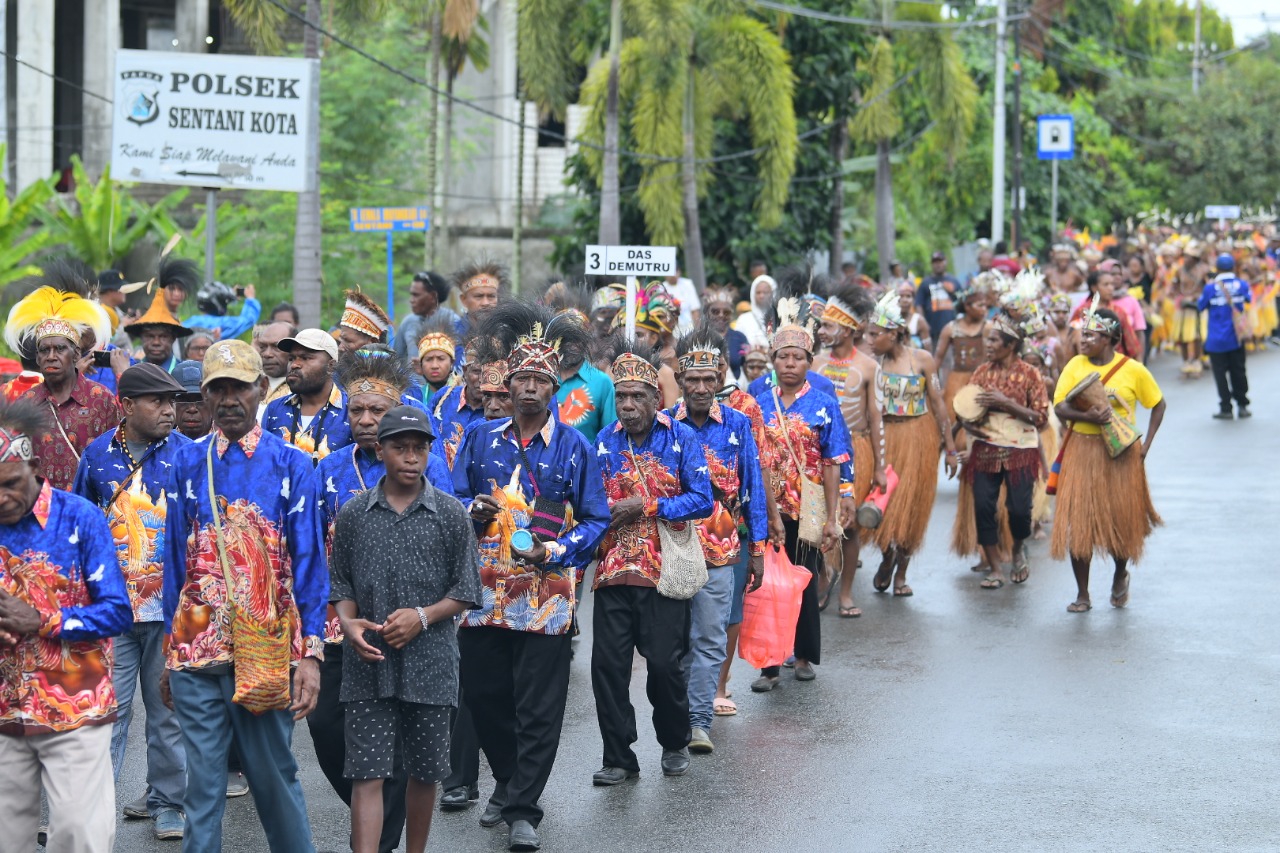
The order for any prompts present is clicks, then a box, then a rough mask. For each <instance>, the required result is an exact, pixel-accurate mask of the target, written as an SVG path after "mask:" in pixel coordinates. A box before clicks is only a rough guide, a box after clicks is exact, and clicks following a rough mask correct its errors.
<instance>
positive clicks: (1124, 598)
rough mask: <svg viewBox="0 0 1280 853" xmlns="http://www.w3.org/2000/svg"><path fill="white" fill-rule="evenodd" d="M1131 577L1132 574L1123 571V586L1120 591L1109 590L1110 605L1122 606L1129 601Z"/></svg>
mask: <svg viewBox="0 0 1280 853" xmlns="http://www.w3.org/2000/svg"><path fill="white" fill-rule="evenodd" d="M1132 578H1133V574H1132V573H1131V572H1127V571H1126V572H1125V573H1124V588H1123V589H1122V590H1120V592H1116V591H1115V590H1114V589H1113V590H1112V591H1111V606H1112V607H1124V606H1125V605H1126V604H1128V603H1129V581H1130V580H1131V579H1132Z"/></svg>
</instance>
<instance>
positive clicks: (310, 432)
mask: <svg viewBox="0 0 1280 853" xmlns="http://www.w3.org/2000/svg"><path fill="white" fill-rule="evenodd" d="M280 349H281V351H283V352H284V353H285V354H286V355H288V356H289V372H288V373H287V374H285V381H286V382H288V383H289V390H290V391H292V392H293V393H292V394H290V395H289V396H288V397H284V398H281V399H279V400H276V401H275V402H274V403H272V404H270V405H269V406H267V412H266V414H265V415H263V418H262V427H263V429H265V430H266V431H267V432H270V433H274V434H275V435H278V436H280V437H281V438H283V439H284V440H285V441H286V442H287V443H289V444H292V445H293V446H294V447H296V448H298V449H299V450H301V451H303V452H304V453H306V454H307V455H308V456H310V457H311V459H312V460H313V461H315V462H319V461H320V460H321V459H324V458H325V457H326V456H328V455H329V454H330V453H332V452H334V451H335V450H341V449H342V448H344V447H346V446H347V445H348V444H350V443H351V427H350V426H349V425H348V423H347V397H346V394H345V393H343V390H342V388H341V387H340V386H339V385H338V383H336V382H334V381H333V368H334V365H335V364H336V363H337V361H338V345H337V344H336V343H334V340H333V336H332V335H330V334H328V333H327V332H324V331H322V330H321V329H303V330H302V331H301V332H298V334H296V335H294V336H293V337H291V338H285V339H284V340H282V341H280ZM207 363H208V362H207V360H206V364H207Z"/></svg>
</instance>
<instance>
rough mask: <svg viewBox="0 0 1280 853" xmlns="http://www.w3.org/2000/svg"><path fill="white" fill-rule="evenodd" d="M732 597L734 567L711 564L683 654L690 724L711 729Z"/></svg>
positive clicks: (697, 601)
mask: <svg viewBox="0 0 1280 853" xmlns="http://www.w3.org/2000/svg"><path fill="white" fill-rule="evenodd" d="M732 598H733V567H731V566H708V567H707V585H706V586H704V587H703V588H702V589H700V590H698V593H697V595H695V596H694V597H693V601H692V605H693V607H692V621H691V623H690V628H689V651H688V653H687V654H686V655H685V656H684V664H685V671H686V672H688V673H689V726H690V728H694V727H696V728H700V729H705V730H707V731H711V718H712V710H713V707H712V706H713V703H714V702H715V698H716V684H717V683H718V682H719V680H720V665H721V664H723V663H724V656H725V645H726V643H727V642H728V638H727V636H726V633H725V632H726V629H727V628H728V627H729V611H730V609H731V607H732Z"/></svg>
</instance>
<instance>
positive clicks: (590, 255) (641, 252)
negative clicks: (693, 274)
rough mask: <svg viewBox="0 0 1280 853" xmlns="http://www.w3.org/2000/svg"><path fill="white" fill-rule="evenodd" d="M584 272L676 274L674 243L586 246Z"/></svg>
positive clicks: (643, 274) (649, 274)
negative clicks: (661, 244)
mask: <svg viewBox="0 0 1280 853" xmlns="http://www.w3.org/2000/svg"><path fill="white" fill-rule="evenodd" d="M585 272H586V274H587V275H632V276H651V277H653V278H663V277H666V276H669V275H675V274H676V247H675V246H587V257H586V268H585Z"/></svg>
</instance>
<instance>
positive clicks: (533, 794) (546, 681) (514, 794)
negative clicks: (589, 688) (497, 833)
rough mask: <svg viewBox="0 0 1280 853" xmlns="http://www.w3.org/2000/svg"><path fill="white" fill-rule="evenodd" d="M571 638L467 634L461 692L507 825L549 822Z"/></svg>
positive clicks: (463, 634)
mask: <svg viewBox="0 0 1280 853" xmlns="http://www.w3.org/2000/svg"><path fill="white" fill-rule="evenodd" d="M570 640H571V638H570V636H569V635H568V634H561V635H559V636H549V635H547V634H533V633H529V632H527V631H512V630H509V629H507V628H491V627H484V628H461V629H459V631H458V648H459V651H460V652H461V658H462V663H461V667H460V673H461V676H462V690H463V693H465V694H466V697H467V707H468V708H470V709H471V718H472V720H473V721H474V722H475V731H476V736H477V737H478V738H479V741H480V748H481V749H483V750H484V754H485V757H486V758H488V759H489V768H490V769H491V770H492V771H493V778H494V779H495V780H497V783H498V791H497V792H496V793H495V794H494V799H495V801H499V802H503V803H504V805H503V807H502V818H503V820H505V821H506V822H507V825H508V826H510V825H511V824H513V823H515V822H516V821H518V820H527V821H529V823H531V824H533V825H534V826H537V825H538V824H539V823H540V822H541V821H542V808H541V807H539V805H538V800H539V799H540V798H541V797H542V791H543V789H545V788H546V787H547V780H548V779H549V778H551V768H552V766H553V765H554V764H555V762H556V752H557V750H559V748H560V729H561V726H562V725H563V724H564V706H565V702H566V701H567V700H568V696H569V659H570V654H571V646H570V644H569V643H570Z"/></svg>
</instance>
